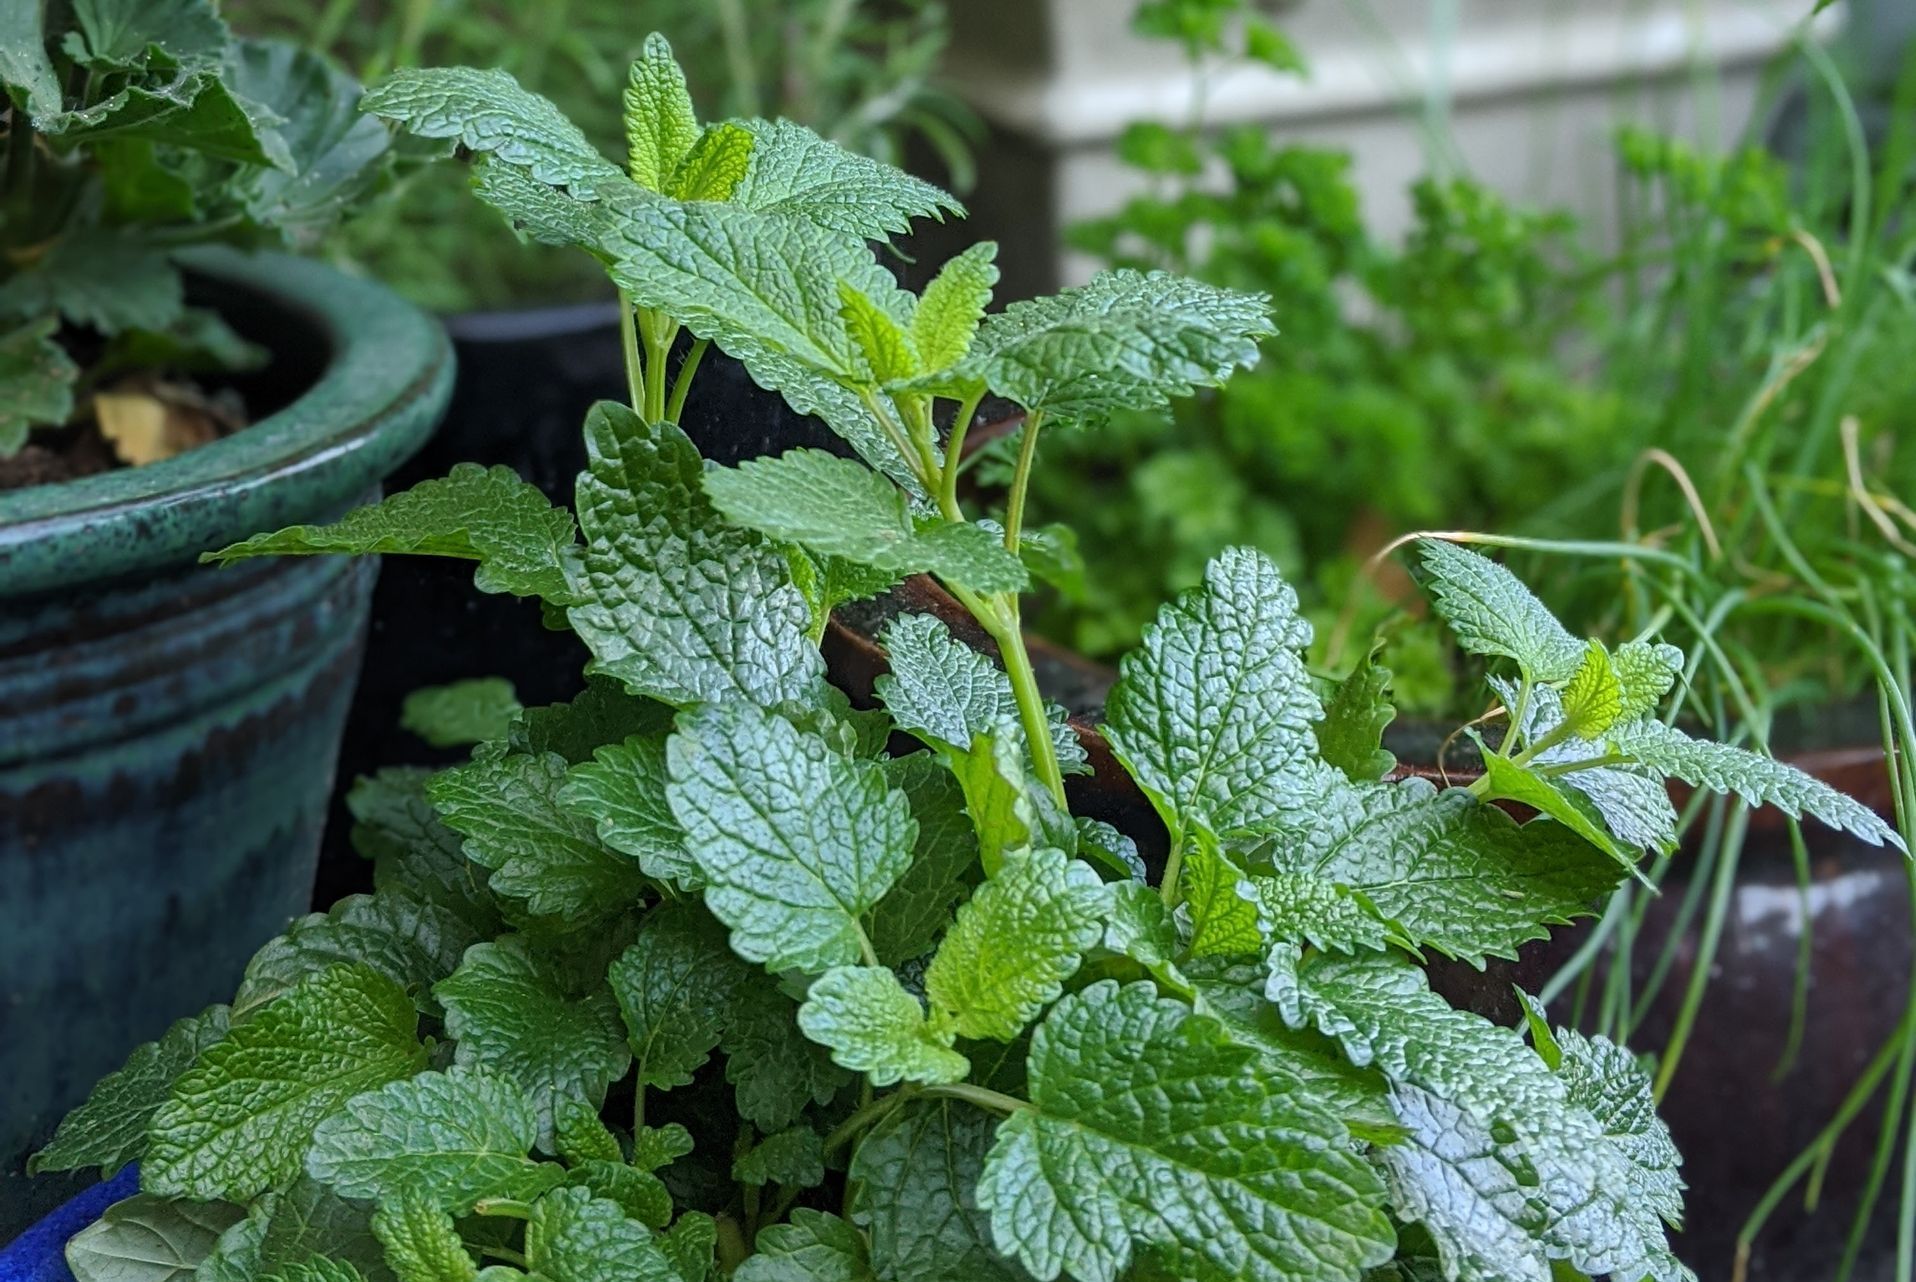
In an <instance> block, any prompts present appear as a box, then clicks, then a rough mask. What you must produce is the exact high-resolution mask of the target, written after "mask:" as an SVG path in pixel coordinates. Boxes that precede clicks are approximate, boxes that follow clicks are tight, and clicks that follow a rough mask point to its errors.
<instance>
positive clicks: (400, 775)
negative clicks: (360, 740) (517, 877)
mask: <svg viewBox="0 0 1916 1282" xmlns="http://www.w3.org/2000/svg"><path fill="white" fill-rule="evenodd" d="M431 778H432V775H431V773H430V772H428V771H425V770H416V769H410V768H403V767H402V768H388V769H385V770H381V771H380V772H379V773H378V774H376V775H373V776H370V777H366V778H361V779H360V780H359V781H358V782H357V783H355V784H354V785H353V787H352V790H351V791H349V792H348V793H347V794H346V808H347V809H348V810H349V811H350V812H351V813H352V816H353V819H354V823H353V829H352V843H353V848H354V849H355V850H357V851H358V852H359V853H360V854H362V855H364V856H365V857H366V858H368V859H371V860H372V861H373V886H374V888H375V889H376V891H377V892H378V893H380V894H385V895H394V896H397V897H400V898H404V899H410V900H413V901H415V902H417V903H421V904H431V905H433V906H435V907H437V908H440V909H442V910H444V911H445V912H447V913H449V914H451V915H452V917H453V918H454V919H455V920H456V921H458V922H459V923H460V924H461V925H462V926H463V927H464V929H465V933H466V934H467V935H468V936H470V937H471V938H472V939H474V940H478V939H485V938H489V937H491V936H493V935H496V934H498V933H499V931H500V930H501V929H502V928H503V923H502V921H501V919H500V916H499V910H498V906H497V904H496V903H495V902H494V901H493V898H492V894H491V892H490V891H488V890H487V888H486V874H485V870H484V869H483V868H481V867H479V866H478V865H477V864H475V863H473V862H472V861H471V860H470V859H467V858H466V853H465V849H464V846H463V843H462V842H461V840H460V837H459V834H458V833H456V832H454V831H452V829H450V828H448V827H446V826H445V825H444V824H443V823H441V822H439V816H438V815H437V814H436V813H434V811H433V808H432V802H431V801H430V800H428V799H427V797H426V784H427V781H428V780H430V779H431Z"/></svg>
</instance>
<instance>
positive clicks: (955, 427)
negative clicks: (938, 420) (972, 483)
mask: <svg viewBox="0 0 1916 1282" xmlns="http://www.w3.org/2000/svg"><path fill="white" fill-rule="evenodd" d="M984 396H985V393H984V390H983V389H982V388H981V389H979V391H978V392H977V393H976V394H975V395H973V396H971V397H968V398H967V399H966V400H965V402H964V403H963V404H962V405H960V406H959V407H958V416H957V417H956V418H954V419H952V420H951V436H950V438H949V439H948V440H947V441H946V442H945V475H944V485H943V486H942V487H941V489H940V490H939V493H938V507H939V510H940V511H942V512H944V514H945V518H946V519H947V520H951V521H957V520H961V519H962V515H961V513H960V512H959V508H958V476H959V474H960V473H961V472H963V471H964V464H965V434H966V433H967V432H969V431H971V420H972V419H973V418H975V417H976V416H977V414H978V402H979V401H981V400H983V399H984Z"/></svg>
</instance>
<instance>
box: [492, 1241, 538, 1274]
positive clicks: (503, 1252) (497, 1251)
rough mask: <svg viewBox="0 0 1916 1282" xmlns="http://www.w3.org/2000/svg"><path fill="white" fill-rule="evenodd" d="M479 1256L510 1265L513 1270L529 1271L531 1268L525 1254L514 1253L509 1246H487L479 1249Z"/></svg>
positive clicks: (520, 1252) (521, 1252)
mask: <svg viewBox="0 0 1916 1282" xmlns="http://www.w3.org/2000/svg"><path fill="white" fill-rule="evenodd" d="M479 1254H481V1255H484V1256H489V1257H490V1258H492V1259H495V1260H501V1261H503V1262H505V1263H507V1264H510V1265H512V1266H513V1267H514V1268H519V1269H530V1268H531V1267H532V1265H531V1264H530V1262H528V1261H527V1259H526V1256H525V1252H523V1251H515V1250H513V1249H512V1248H511V1247H509V1246H493V1245H490V1244H488V1245H485V1246H482V1247H480V1248H479Z"/></svg>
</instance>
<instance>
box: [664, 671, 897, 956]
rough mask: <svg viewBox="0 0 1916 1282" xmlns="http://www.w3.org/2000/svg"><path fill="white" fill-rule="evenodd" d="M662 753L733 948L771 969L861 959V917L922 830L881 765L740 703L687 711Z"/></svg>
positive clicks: (892, 879)
mask: <svg viewBox="0 0 1916 1282" xmlns="http://www.w3.org/2000/svg"><path fill="white" fill-rule="evenodd" d="M666 757H667V761H668V762H669V764H670V768H671V776H672V778H671V783H670V784H669V785H668V786H667V789H666V795H667V798H668V799H669V801H670V802H671V806H672V813H673V814H674V815H675V816H677V818H678V821H679V824H680V826H681V827H683V828H684V829H685V832H686V836H687V837H688V838H689V839H690V841H691V850H692V852H693V856H694V857H695V858H696V859H697V860H698V861H699V866H700V868H701V870H702V871H703V872H704V874H705V881H706V886H705V902H706V905H707V906H708V907H709V908H710V909H711V910H712V913H713V915H714V916H716V917H717V918H718V919H719V920H720V921H723V922H724V923H725V924H726V925H728V926H730V927H731V929H732V939H731V942H732V948H733V950H734V951H736V952H737V953H738V954H739V955H740V956H742V957H744V958H746V959H747V960H748V961H754V962H760V963H763V964H764V965H766V966H767V967H769V968H771V969H773V970H783V969H796V970H804V971H809V972H817V971H821V970H824V969H826V968H828V967H831V966H835V965H844V964H847V963H850V962H855V961H857V960H858V959H859V958H860V957H861V956H862V955H863V953H864V952H865V951H866V950H867V948H868V947H869V945H868V944H867V942H866V940H865V936H864V932H863V929H862V927H861V925H860V919H861V918H862V917H863V915H864V914H865V913H866V912H868V911H870V909H871V908H872V907H873V906H874V905H876V904H877V903H878V901H879V900H881V899H882V898H884V896H885V893H886V892H887V891H888V890H890V889H891V887H892V886H893V884H894V883H896V882H897V880H898V878H899V877H900V876H901V875H903V873H904V871H905V869H906V868H907V867H908V866H909V865H910V863H911V856H912V849H913V845H914V843H915V842H916V840H917V836H918V825H917V822H916V821H915V820H913V819H912V817H911V806H910V803H909V802H908V801H907V800H906V798H905V796H904V794H902V793H900V792H897V791H895V790H894V789H892V788H890V787H889V786H887V784H886V782H885V774H884V771H883V769H882V768H881V767H880V766H879V765H877V763H875V762H867V761H853V760H848V759H847V758H845V757H842V756H840V755H838V754H837V753H835V752H833V751H832V750H831V748H830V747H828V746H827V745H826V744H825V742H824V741H823V740H821V739H819V738H817V737H816V736H813V735H807V734H802V733H800V732H799V731H798V730H796V729H794V728H793V727H792V725H791V723H789V722H787V721H785V720H784V719H783V718H781V717H777V716H773V715H770V714H767V713H764V712H760V711H758V710H757V709H755V708H752V707H751V706H749V705H746V704H739V703H731V704H722V705H709V706H707V707H704V708H701V709H697V710H696V711H692V712H686V713H681V714H680V716H679V728H678V732H677V733H676V734H674V735H673V736H672V740H671V742H670V744H669V745H668V746H667V749H666Z"/></svg>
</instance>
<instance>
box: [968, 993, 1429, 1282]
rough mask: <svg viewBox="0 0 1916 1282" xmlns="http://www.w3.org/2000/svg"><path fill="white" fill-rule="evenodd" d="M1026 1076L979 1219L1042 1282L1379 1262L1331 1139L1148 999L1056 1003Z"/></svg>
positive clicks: (1314, 1114) (1212, 1026)
mask: <svg viewBox="0 0 1916 1282" xmlns="http://www.w3.org/2000/svg"><path fill="white" fill-rule="evenodd" d="M1027 1069H1028V1072H1029V1074H1030V1096H1031V1104H1032V1107H1031V1108H1029V1109H1021V1110H1019V1111H1018V1112H1016V1113H1014V1114H1013V1115H1012V1116H1011V1117H1010V1118H1009V1119H1007V1120H1006V1121H1004V1122H1003V1123H1001V1124H1000V1125H999V1127H998V1137H997V1141H996V1143H995V1144H994V1145H993V1146H992V1149H991V1153H990V1155H989V1156H988V1157H987V1158H986V1160H985V1169H984V1174H983V1177H982V1178H981V1179H980V1180H979V1184H978V1204H979V1205H980V1206H981V1207H983V1208H985V1209H986V1210H987V1211H989V1212H990V1214H991V1224H992V1230H993V1234H994V1236H995V1238H996V1241H997V1243H998V1246H999V1248H1000V1249H1001V1250H1004V1251H1005V1252H1006V1253H1008V1254H1015V1255H1016V1256H1017V1257H1018V1259H1019V1260H1020V1261H1021V1262H1022V1263H1023V1264H1024V1266H1025V1267H1026V1268H1027V1269H1029V1270H1030V1271H1031V1273H1032V1274H1033V1275H1034V1276H1035V1277H1037V1278H1039V1279H1041V1280H1042V1282H1048V1280H1049V1279H1052V1278H1056V1277H1057V1276H1058V1275H1059V1274H1060V1273H1062V1272H1066V1271H1068V1272H1069V1273H1070V1274H1071V1276H1073V1277H1074V1278H1078V1279H1080V1280H1081V1282H1116V1279H1118V1278H1119V1277H1121V1276H1123V1275H1124V1272H1125V1270H1126V1267H1127V1266H1128V1265H1129V1264H1130V1263H1131V1261H1132V1259H1133V1258H1134V1256H1135V1255H1138V1254H1148V1255H1149V1256H1150V1257H1151V1258H1152V1259H1153V1261H1154V1262H1155V1263H1157V1264H1158V1265H1159V1266H1160V1267H1161V1268H1162V1269H1164V1270H1165V1271H1167V1272H1168V1273H1169V1274H1170V1275H1171V1276H1175V1277H1179V1278H1187V1279H1191V1280H1192V1282H1228V1280H1236V1279H1248V1280H1251V1282H1278V1280H1280V1279H1281V1280H1284V1282H1290V1280H1291V1279H1296V1278H1304V1277H1308V1278H1313V1279H1316V1278H1322V1279H1349V1280H1351V1282H1355V1279H1357V1277H1358V1276H1359V1274H1360V1273H1361V1272H1362V1270H1363V1269H1364V1268H1365V1267H1366V1266H1368V1265H1372V1264H1381V1263H1383V1262H1384V1261H1385V1260H1387V1259H1389V1258H1390V1255H1391V1250H1392V1246H1393V1244H1394V1241H1395V1238H1394V1235H1393V1234H1392V1232H1391V1227H1390V1221H1389V1220H1388V1218H1387V1217H1386V1216H1385V1214H1384V1212H1383V1209H1382V1203H1383V1189H1382V1187H1381V1185H1380V1183H1379V1181H1378V1179H1377V1177H1376V1175H1374V1174H1373V1173H1372V1171H1371V1169H1370V1167H1369V1165H1368V1163H1366V1162H1365V1161H1364V1159H1363V1158H1361V1157H1359V1156H1358V1155H1357V1154H1356V1153H1355V1152H1353V1151H1352V1149H1351V1147H1350V1144H1349V1140H1348V1137H1347V1135H1346V1132H1345V1130H1344V1127H1343V1126H1342V1125H1341V1124H1339V1123H1338V1122H1336V1121H1335V1120H1333V1119H1332V1118H1331V1117H1329V1116H1328V1115H1326V1114H1324V1113H1322V1112H1320V1111H1318V1109H1317V1107H1316V1106H1315V1105H1314V1104H1313V1103H1312V1102H1311V1101H1310V1100H1309V1099H1308V1098H1306V1097H1303V1096H1301V1095H1299V1094H1298V1093H1296V1092H1295V1091H1293V1090H1292V1089H1290V1086H1291V1083H1289V1082H1286V1081H1283V1080H1273V1079H1271V1078H1269V1077H1267V1076H1265V1075H1264V1074H1262V1073H1260V1072H1259V1071H1258V1069H1259V1060H1258V1057H1257V1055H1256V1053H1255V1052H1253V1051H1252V1050H1250V1049H1249V1048H1247V1047H1244V1046H1241V1045H1239V1044H1238V1043H1236V1042H1234V1041H1232V1040H1230V1039H1229V1038H1228V1037H1227V1036H1226V1035H1225V1032H1224V1030H1223V1028H1222V1027H1221V1026H1220V1025H1219V1024H1218V1022H1217V1021H1216V1020H1214V1019H1212V1018H1209V1017H1207V1016H1203V1015H1197V1014H1194V1013H1193V1012H1192V1011H1191V1010H1190V1009H1189V1008H1188V1007H1186V1006H1185V1005H1184V1004H1183V1003H1181V1002H1178V1001H1174V1000H1171V999H1167V998H1161V997H1159V996H1158V995H1157V991H1156V989H1155V987H1154V986H1152V985H1151V984H1148V983H1144V984H1132V985H1128V986H1125V987H1122V988H1121V987H1119V986H1118V985H1117V984H1115V983H1112V982H1110V981H1104V982H1100V983H1097V984H1093V985H1092V986H1091V987H1089V988H1087V989H1085V990H1083V991H1082V992H1079V993H1074V994H1072V995H1070V996H1067V997H1065V998H1064V999H1062V1000H1061V1001H1059V1002H1058V1004H1057V1005H1056V1006H1055V1007H1053V1008H1052V1011H1051V1014H1050V1015H1049V1016H1048V1017H1047V1018H1046V1020H1045V1022H1044V1023H1042V1024H1040V1025H1039V1026H1038V1031H1037V1033H1036V1034H1035V1035H1034V1036H1033V1038H1032V1042H1031V1053H1030V1057H1029V1059H1028V1061H1027Z"/></svg>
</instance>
